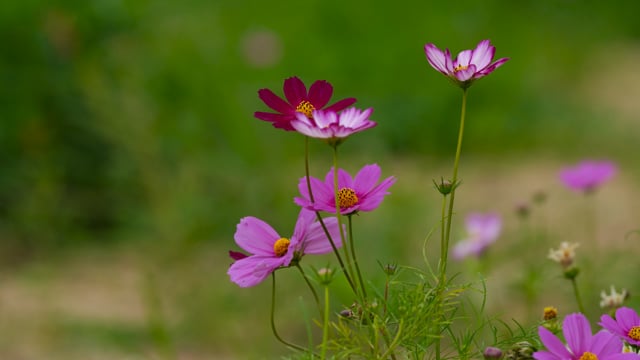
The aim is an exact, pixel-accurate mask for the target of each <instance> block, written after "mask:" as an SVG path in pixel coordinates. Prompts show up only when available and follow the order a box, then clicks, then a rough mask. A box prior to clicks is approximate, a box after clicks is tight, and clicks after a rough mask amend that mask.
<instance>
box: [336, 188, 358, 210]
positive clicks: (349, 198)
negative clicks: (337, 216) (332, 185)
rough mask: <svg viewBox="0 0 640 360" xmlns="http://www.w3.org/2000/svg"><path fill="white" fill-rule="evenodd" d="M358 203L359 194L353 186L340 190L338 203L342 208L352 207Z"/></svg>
mask: <svg viewBox="0 0 640 360" xmlns="http://www.w3.org/2000/svg"><path fill="white" fill-rule="evenodd" d="M357 203H358V195H356V192H355V191H354V190H353V189H351V188H342V189H340V190H338V205H339V206H340V209H347V208H350V207H352V206H354V205H356V204H357Z"/></svg>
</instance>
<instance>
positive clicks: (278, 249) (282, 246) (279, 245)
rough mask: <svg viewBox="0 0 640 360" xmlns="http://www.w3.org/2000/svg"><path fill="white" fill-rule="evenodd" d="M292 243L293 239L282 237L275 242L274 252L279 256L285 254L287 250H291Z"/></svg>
mask: <svg viewBox="0 0 640 360" xmlns="http://www.w3.org/2000/svg"><path fill="white" fill-rule="evenodd" d="M290 243H291V241H289V239H287V238H280V239H278V240H276V242H275V243H274V244H273V252H274V253H276V256H277V257H282V256H284V254H286V253H287V250H289V244H290Z"/></svg>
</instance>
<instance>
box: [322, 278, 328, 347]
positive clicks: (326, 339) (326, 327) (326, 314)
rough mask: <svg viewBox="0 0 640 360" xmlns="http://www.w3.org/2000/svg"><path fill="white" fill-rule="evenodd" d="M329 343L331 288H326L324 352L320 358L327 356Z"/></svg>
mask: <svg viewBox="0 0 640 360" xmlns="http://www.w3.org/2000/svg"><path fill="white" fill-rule="evenodd" d="M328 342H329V287H328V286H327V285H325V286H324V321H323V322H322V352H321V353H320V358H321V359H323V360H324V359H325V358H326V356H327V345H328Z"/></svg>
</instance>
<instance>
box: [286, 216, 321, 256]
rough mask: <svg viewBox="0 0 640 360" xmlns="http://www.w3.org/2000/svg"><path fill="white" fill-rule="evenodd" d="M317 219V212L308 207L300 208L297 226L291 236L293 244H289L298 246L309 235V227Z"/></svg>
mask: <svg viewBox="0 0 640 360" xmlns="http://www.w3.org/2000/svg"><path fill="white" fill-rule="evenodd" d="M315 219H316V213H315V212H313V211H310V210H307V209H300V213H299V214H298V220H297V221H296V227H295V229H294V230H293V235H292V236H291V244H290V245H289V246H291V247H294V248H295V247H296V246H297V245H298V244H299V243H300V242H301V241H302V240H304V238H305V237H306V236H307V229H308V228H309V226H311V224H312V223H313V222H314V221H315Z"/></svg>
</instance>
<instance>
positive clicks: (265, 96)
mask: <svg viewBox="0 0 640 360" xmlns="http://www.w3.org/2000/svg"><path fill="white" fill-rule="evenodd" d="M332 94H333V86H331V84H330V83H328V82H327V81H325V80H318V81H316V82H314V83H313V84H311V87H310V88H309V92H307V88H306V87H305V86H304V83H303V82H302V80H300V79H298V78H297V77H295V76H294V77H290V78H288V79H286V80H285V81H284V96H285V97H286V98H287V101H284V100H283V99H282V98H281V97H279V96H277V95H276V94H274V93H273V91H271V90H269V89H260V90H259V91H258V96H259V97H260V99H261V100H262V101H264V103H265V104H266V105H267V106H268V107H270V108H272V109H273V110H275V111H277V113H268V112H262V111H257V112H255V113H254V116H255V117H257V118H258V119H260V120H264V121H269V122H271V123H272V124H273V126H274V127H276V128H279V129H284V130H287V131H293V130H294V129H293V128H292V127H291V125H290V122H291V121H292V120H293V119H295V118H296V114H297V113H302V114H304V115H305V116H307V117H310V116H312V112H313V110H319V109H322V108H325V105H327V103H328V102H329V99H331V95H332ZM355 102H356V99H355V98H346V99H342V100H340V101H338V102H336V103H335V104H333V105H330V106H327V107H326V108H325V110H331V111H341V110H344V109H346V108H347V107H349V106H351V105H353V103H355Z"/></svg>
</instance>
